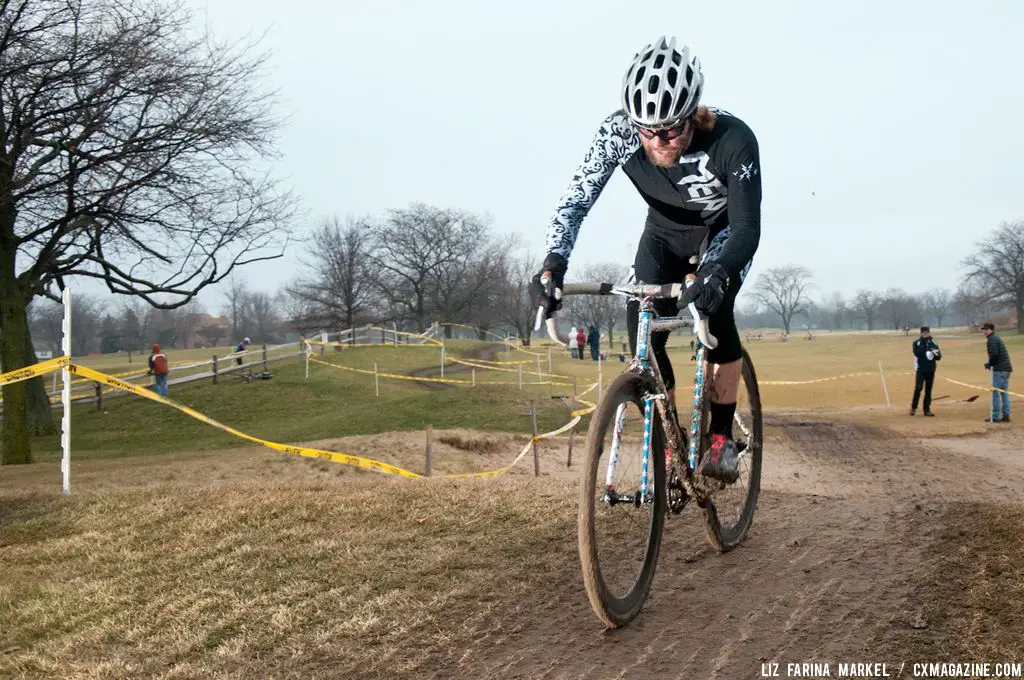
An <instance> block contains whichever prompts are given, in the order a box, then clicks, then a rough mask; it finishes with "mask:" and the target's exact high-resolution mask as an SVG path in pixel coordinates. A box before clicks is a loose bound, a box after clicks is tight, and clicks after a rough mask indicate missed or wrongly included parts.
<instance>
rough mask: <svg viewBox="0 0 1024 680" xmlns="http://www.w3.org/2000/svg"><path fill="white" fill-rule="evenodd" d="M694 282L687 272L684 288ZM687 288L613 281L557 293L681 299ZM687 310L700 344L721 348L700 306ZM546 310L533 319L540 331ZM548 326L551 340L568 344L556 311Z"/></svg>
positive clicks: (579, 285) (573, 285)
mask: <svg viewBox="0 0 1024 680" xmlns="http://www.w3.org/2000/svg"><path fill="white" fill-rule="evenodd" d="M693 281H694V276H693V274H687V276H686V284H685V287H689V286H690V284H692V283H693ZM541 282H542V283H544V284H545V285H546V284H547V281H545V280H543V279H542V281H541ZM685 287H684V284H681V283H669V284H664V285H659V284H629V285H622V286H619V285H615V284H612V283H570V284H566V285H565V286H563V287H562V288H561V289H560V290H559V289H555V296H556V298H557V299H561V298H562V297H564V296H566V295H625V296H628V297H654V298H675V299H677V300H678V299H679V298H681V297H682V295H683V291H684V290H685ZM559 293H560V295H559ZM687 309H688V310H689V312H690V316H692V317H693V324H694V327H695V328H696V329H697V337H698V338H700V342H701V344H702V345H704V346H705V347H707V348H708V349H714V348H716V347H718V338H716V337H715V336H714V335H712V334H711V331H710V330H709V328H708V319H707V317H706V316H702V315H701V313H700V311H699V310H698V309H697V306H696V305H694V304H693V303H692V302H691V303H690V304H689V305H687ZM544 311H545V310H544V306H543V305H541V306H539V307H538V308H537V318H536V320H535V321H534V327H533V330H535V331H538V330H540V326H541V322H543V321H544ZM546 325H547V331H548V336H549V337H550V338H551V339H552V340H554V341H555V342H557V343H558V344H560V345H563V346H565V345H568V344H569V339H568V338H567V337H566V336H564V335H562V334H561V333H560V332H559V330H558V321H557V320H556V319H555V315H554V314H553V313H552V314H551V315H550V316H548V318H547V324H546Z"/></svg>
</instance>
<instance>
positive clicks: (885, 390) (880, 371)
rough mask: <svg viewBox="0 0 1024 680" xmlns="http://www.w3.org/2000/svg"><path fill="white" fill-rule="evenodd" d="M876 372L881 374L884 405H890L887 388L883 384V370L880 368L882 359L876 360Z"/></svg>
mask: <svg viewBox="0 0 1024 680" xmlns="http://www.w3.org/2000/svg"><path fill="white" fill-rule="evenodd" d="M878 374H879V375H880V376H882V392H884V393H885V405H886V407H889V406H892V404H890V403H889V388H888V387H886V386H885V371H883V370H882V360H881V359H879V360H878Z"/></svg>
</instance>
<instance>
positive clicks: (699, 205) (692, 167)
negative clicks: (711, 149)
mask: <svg viewBox="0 0 1024 680" xmlns="http://www.w3.org/2000/svg"><path fill="white" fill-rule="evenodd" d="M710 162H711V158H710V157H709V156H708V155H707V153H706V152H704V151H698V152H696V153H688V154H684V155H683V156H681V157H680V158H679V165H680V167H681V168H683V171H684V172H685V173H686V174H684V175H683V178H682V179H680V180H679V181H678V182H677V184H678V185H679V187H680V189H682V190H684V191H685V192H686V193H687V195H688V197H689V199H688V200H687V204H688V205H687V207H688V208H690V209H692V210H700V216H701V218H702V219H703V220H704V221H705V222H707V223H709V224H710V223H711V222H714V221H715V218H717V217H718V216H719V215H721V214H722V212H723V211H724V210H725V208H726V205H727V204H728V199H727V198H726V188H725V185H724V184H722V182H721V181H720V180H719V179H718V178H717V177H715V175H714V173H713V172H711V170H709V169H708V163H710ZM691 204H692V205H691Z"/></svg>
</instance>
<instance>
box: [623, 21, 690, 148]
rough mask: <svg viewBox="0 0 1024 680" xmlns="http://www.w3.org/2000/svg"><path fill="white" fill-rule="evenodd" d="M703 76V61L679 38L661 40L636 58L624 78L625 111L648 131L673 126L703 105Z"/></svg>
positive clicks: (644, 49)
mask: <svg viewBox="0 0 1024 680" xmlns="http://www.w3.org/2000/svg"><path fill="white" fill-rule="evenodd" d="M703 86H704V75H703V74H702V73H701V72H700V60H699V59H698V58H697V57H695V56H692V55H691V54H690V48H689V47H688V46H686V45H683V48H682V51H680V50H677V49H676V39H675V38H672V39H671V40H666V39H665V36H662V37H660V38H658V40H657V41H656V42H655V43H654V44H653V45H646V46H645V47H644V48H643V49H642V50H640V52H639V53H638V54H637V55H636V57H634V59H633V63H632V64H630V66H629V70H628V71H626V76H625V77H624V78H623V79H622V108H623V109H625V111H626V113H627V114H628V115H629V117H630V118H631V119H632V120H633V122H634V123H636V124H637V125H640V126H642V127H646V128H653V129H657V128H662V127H671V126H672V125H674V124H675V123H677V122H678V121H680V120H682V119H683V118H686V117H688V116H690V115H692V114H693V112H694V111H696V110H697V105H698V104H699V103H700V93H701V89H702V88H703Z"/></svg>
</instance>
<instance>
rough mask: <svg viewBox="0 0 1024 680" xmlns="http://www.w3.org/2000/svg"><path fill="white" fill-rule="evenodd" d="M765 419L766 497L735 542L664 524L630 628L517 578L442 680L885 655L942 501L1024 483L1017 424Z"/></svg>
mask: <svg viewBox="0 0 1024 680" xmlns="http://www.w3.org/2000/svg"><path fill="white" fill-rule="evenodd" d="M766 425H767V438H766V458H765V474H764V480H763V484H762V489H763V493H762V497H761V502H760V504H759V507H758V510H757V515H756V517H755V520H754V526H753V528H752V529H751V532H750V535H749V538H748V540H747V542H746V543H745V544H744V545H743V546H742V547H740V548H739V549H737V550H735V551H733V552H731V553H729V554H725V555H719V554H717V553H714V552H712V551H711V550H710V548H708V547H707V544H706V542H705V540H704V538H703V534H702V532H701V530H700V527H699V516H698V515H697V511H696V510H695V509H687V510H686V511H685V512H684V513H683V514H682V515H680V516H679V517H673V518H670V520H669V523H668V524H667V526H666V532H665V533H666V540H665V541H664V543H663V547H662V553H661V559H660V562H659V570H658V574H657V576H656V578H655V585H654V589H653V591H652V595H651V598H650V599H649V600H648V602H647V605H646V607H645V609H644V611H643V612H642V613H641V615H640V617H639V618H638V619H637V620H636V621H635V622H634V623H633V624H631V625H630V626H629V627H627V628H624V629H620V630H618V631H613V632H604V631H603V630H602V628H601V626H600V625H599V624H598V622H597V619H596V618H595V617H594V616H593V614H592V613H591V611H590V609H589V605H588V604H587V601H586V597H585V595H584V594H583V592H582V585H581V584H580V583H579V579H578V578H576V579H572V578H569V579H561V580H559V581H558V582H557V583H560V584H562V585H561V587H558V586H556V587H555V588H554V589H552V590H551V591H549V592H532V591H531V590H530V588H529V587H528V588H527V590H528V592H527V593H525V596H524V597H522V598H520V602H521V603H522V606H521V607H517V608H516V610H515V611H507V612H504V613H503V614H502V616H503V617H506V624H505V625H504V626H501V629H502V630H504V631H505V634H503V635H500V636H495V635H486V636H484V637H483V638H482V639H480V640H479V641H478V642H477V643H475V644H473V645H471V646H470V647H469V648H468V649H466V650H465V651H464V653H463V654H462V655H461V661H460V663H459V667H458V668H457V669H456V668H452V667H451V665H450V663H446V661H449V662H450V660H446V661H442V660H440V659H438V663H437V665H436V666H435V668H438V669H444V670H438V674H437V677H474V678H490V677H502V678H629V677H647V678H748V677H759V676H760V664H761V663H769V662H778V663H782V664H783V666H782V668H783V672H782V676H783V677H785V668H786V666H785V664H786V663H788V662H798V663H799V662H814V661H819V662H825V661H827V662H833V663H835V662H859V661H863V662H876V661H877V662H884V661H887V660H888V661H889V662H890V663H892V662H893V661H894V660H893V659H886V658H879V656H878V654H879V653H878V651H877V649H875V648H873V647H872V646H871V645H872V640H873V639H874V640H876V641H877V639H878V635H879V633H880V632H881V629H883V628H884V627H886V626H894V627H902V628H906V627H908V626H909V621H910V618H911V616H912V615H913V613H914V612H913V611H912V609H913V608H916V606H917V604H916V603H914V602H911V601H908V600H907V596H908V593H909V584H910V579H909V577H910V576H911V575H912V572H913V571H914V570H915V569H919V568H920V567H921V561H922V556H923V554H924V552H925V548H926V547H927V546H928V544H929V542H930V541H933V540H935V539H936V537H937V529H939V528H940V527H939V526H938V524H939V515H940V513H939V510H940V508H942V506H943V505H944V504H945V503H947V502H949V501H956V500H996V501H1011V502H1017V500H1018V499H1019V498H1020V494H1021V492H1022V491H1024V481H1022V480H1024V476H1022V475H1021V472H1022V467H1024V460H1022V458H1024V457H1021V456H1018V455H1017V452H1018V451H1019V450H1020V447H1019V442H1020V438H1018V437H1017V436H1016V435H1015V434H1014V433H1013V431H1012V430H1007V431H1004V432H1001V433H996V434H994V435H993V436H991V437H989V438H986V439H984V440H982V439H972V440H942V441H932V442H928V441H920V440H913V439H908V438H904V437H902V436H900V435H898V434H895V433H893V432H891V431H887V430H876V429H872V428H869V427H865V426H858V425H851V424H830V423H829V422H826V421H823V420H821V419H804V418H800V417H795V416H779V415H774V416H771V417H769V418H768V420H767V423H766ZM982 447H984V448H982ZM574 470H576V471H578V466H574ZM551 472H552V473H553V474H555V475H558V476H562V475H565V474H575V472H568V471H564V468H563V469H562V470H555V469H552V470H551ZM573 549H574V546H573ZM548 585H549V586H550V585H551V583H550V582H549V583H548ZM509 631H511V632H509ZM897 665H898V661H897ZM833 668H835V667H834V666H833ZM833 673H835V670H833ZM890 674H891V675H895V669H894V668H890Z"/></svg>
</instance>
